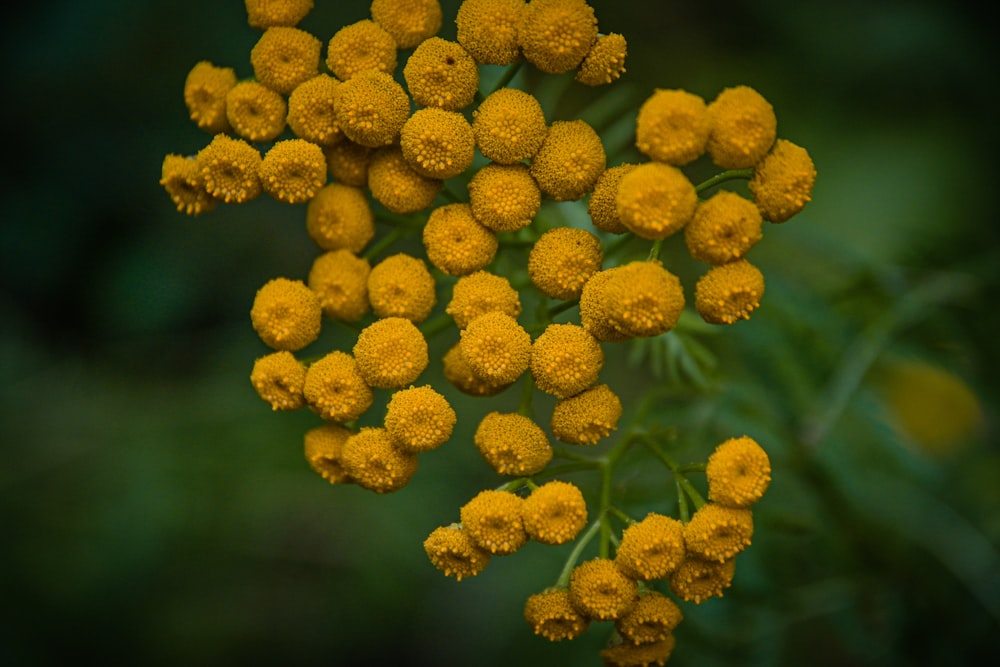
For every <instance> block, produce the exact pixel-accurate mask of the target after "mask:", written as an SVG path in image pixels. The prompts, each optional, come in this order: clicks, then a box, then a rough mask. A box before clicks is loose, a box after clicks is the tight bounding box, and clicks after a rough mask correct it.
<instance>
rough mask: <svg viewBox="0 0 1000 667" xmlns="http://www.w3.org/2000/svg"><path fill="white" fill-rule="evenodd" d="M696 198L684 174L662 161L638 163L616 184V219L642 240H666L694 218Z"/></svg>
mask: <svg viewBox="0 0 1000 667" xmlns="http://www.w3.org/2000/svg"><path fill="white" fill-rule="evenodd" d="M697 205H698V195H697V193H695V189H694V185H693V184H692V183H691V181H690V180H688V177H687V176H685V175H684V173H683V172H682V171H681V170H680V169H678V168H677V167H674V166H672V165H669V164H665V163H663V162H646V163H643V164H640V165H639V166H638V167H636V168H635V169H633V170H631V171H630V172H629V173H627V174H625V175H624V176H622V178H621V180H620V181H619V182H618V193H617V195H616V196H615V206H616V208H617V210H618V219H619V220H621V223H622V224H623V225H625V226H626V227H627V228H628V229H629V231H631V232H632V233H633V234H635V235H636V236H641V237H642V238H644V239H650V240H657V239H665V238H666V237H668V236H670V235H671V234H673V233H674V232H676V231H678V230H679V229H681V228H682V227H683V226H684V225H686V224H687V223H688V221H689V220H691V218H692V216H694V209H695V207H696V206H697Z"/></svg>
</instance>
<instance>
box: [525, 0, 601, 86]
mask: <svg viewBox="0 0 1000 667" xmlns="http://www.w3.org/2000/svg"><path fill="white" fill-rule="evenodd" d="M596 39H597V18H596V17H595V16H594V9H593V7H591V6H590V5H588V4H587V3H586V2H585V1H584V0H531V2H529V3H528V5H527V7H525V9H524V11H523V12H522V14H521V23H520V25H519V26H518V31H517V41H518V43H519V44H520V45H521V52H522V53H523V54H524V58H525V60H527V61H528V62H530V63H531V64H532V65H534V66H535V67H537V68H538V69H540V70H541V71H543V72H546V73H548V74H560V73H562V72H568V71H570V70H572V69H576V67H577V66H578V65H579V64H580V63H581V62H582V61H583V59H584V57H585V56H586V55H587V53H588V52H589V51H590V47H591V46H592V45H593V43H594V40H596Z"/></svg>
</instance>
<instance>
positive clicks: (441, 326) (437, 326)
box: [420, 314, 455, 338]
mask: <svg viewBox="0 0 1000 667" xmlns="http://www.w3.org/2000/svg"><path fill="white" fill-rule="evenodd" d="M454 323H455V320H454V319H452V317H451V315H447V314H446V315H438V316H437V317H435V318H434V319H433V320H430V321H429V322H424V323H423V324H422V325H420V331H421V333H423V334H424V338H433V337H434V336H436V335H438V334H439V333H441V332H442V331H446V330H448V329H449V328H450V327H451V326H452V325H453V324H454Z"/></svg>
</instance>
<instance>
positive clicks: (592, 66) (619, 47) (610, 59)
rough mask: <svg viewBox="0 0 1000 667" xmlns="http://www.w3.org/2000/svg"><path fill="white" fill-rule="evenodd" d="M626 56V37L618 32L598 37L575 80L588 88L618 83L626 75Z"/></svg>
mask: <svg viewBox="0 0 1000 667" xmlns="http://www.w3.org/2000/svg"><path fill="white" fill-rule="evenodd" d="M626 55H628V44H627V42H626V41H625V37H624V36H622V35H619V34H618V33H616V32H613V33H611V34H609V35H598V36H597V40H596V41H595V42H594V44H593V46H591V47H590V51H588V52H587V56H586V57H585V58H584V59H583V62H582V63H580V67H579V68H578V69H577V70H576V77H574V78H575V79H576V80H577V81H579V82H580V83H582V84H585V85H587V86H603V85H606V84H609V83H612V82H614V81H617V80H618V79H620V78H621V76H622V74H624V73H625V56H626Z"/></svg>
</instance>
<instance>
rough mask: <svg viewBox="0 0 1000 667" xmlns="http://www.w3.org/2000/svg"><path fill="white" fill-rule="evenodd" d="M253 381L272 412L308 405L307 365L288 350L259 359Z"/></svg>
mask: <svg viewBox="0 0 1000 667" xmlns="http://www.w3.org/2000/svg"><path fill="white" fill-rule="evenodd" d="M250 382H251V384H253V387H254V389H256V390H257V394H258V395H259V396H260V397H261V398H262V399H264V401H266V402H267V403H269V404H270V405H271V408H272V409H273V410H298V409H299V408H301V407H304V406H305V404H306V397H305V394H304V393H303V389H304V388H305V385H306V367H305V364H303V363H302V362H301V361H299V360H298V359H296V358H295V356H294V355H293V354H292V353H291V352H289V351H287V350H281V351H280V352H272V353H271V354H266V355H264V356H263V357H259V358H258V359H257V361H255V362H254V364H253V371H251V373H250Z"/></svg>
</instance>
